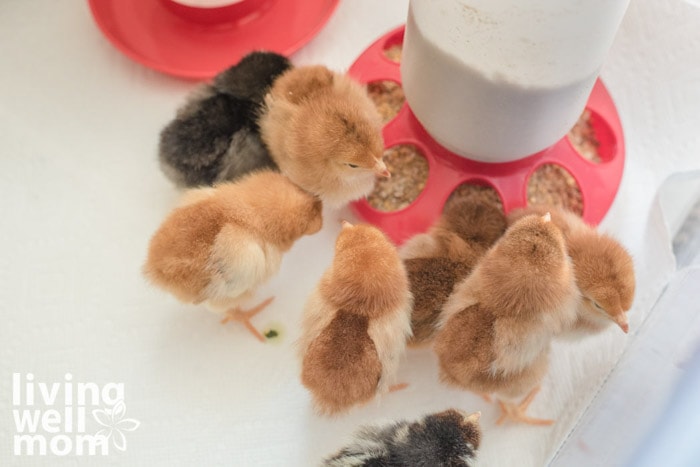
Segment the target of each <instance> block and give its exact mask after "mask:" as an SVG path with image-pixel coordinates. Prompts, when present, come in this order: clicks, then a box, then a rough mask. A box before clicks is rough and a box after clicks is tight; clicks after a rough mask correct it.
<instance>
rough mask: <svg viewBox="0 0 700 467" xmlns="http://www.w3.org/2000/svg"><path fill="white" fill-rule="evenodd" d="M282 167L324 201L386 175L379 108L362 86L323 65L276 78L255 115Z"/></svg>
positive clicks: (339, 200)
mask: <svg viewBox="0 0 700 467" xmlns="http://www.w3.org/2000/svg"><path fill="white" fill-rule="evenodd" d="M258 124H259V125H260V133H261V136H262V140H263V142H264V143H265V145H266V146H267V148H268V149H269V151H270V155H271V156H272V159H273V160H274V161H275V163H276V164H277V165H278V166H279V168H280V170H281V171H282V173H284V174H285V175H287V176H288V177H289V178H290V179H291V180H292V181H293V182H294V183H296V184H297V185H299V186H300V187H302V188H304V189H305V190H307V191H309V192H310V193H313V194H315V195H317V196H319V197H320V198H321V199H322V200H323V202H324V203H326V204H329V205H331V206H335V207H337V206H341V205H343V204H345V203H347V202H349V201H352V200H355V199H358V198H361V197H363V196H366V195H367V194H369V193H370V192H371V191H372V189H373V188H374V183H375V177H376V176H382V177H388V176H389V175H390V174H389V171H388V170H387V168H386V165H385V164H384V162H383V161H382V156H383V152H384V144H383V141H382V135H381V120H380V117H379V114H378V112H377V110H376V108H375V106H374V104H373V103H372V101H371V100H370V98H369V96H368V95H367V91H366V89H365V88H364V87H363V86H362V85H360V84H359V83H357V82H355V81H354V80H352V79H351V78H350V77H348V76H346V75H342V74H340V73H334V72H332V71H331V70H329V69H327V68H325V67H323V66H308V67H299V68H292V69H289V70H288V71H287V72H285V73H284V74H283V75H282V76H280V77H279V78H277V79H276V80H275V82H274V84H273V86H272V89H271V90H270V92H269V93H268V94H267V96H266V97H265V109H264V111H263V112H262V113H261V115H260V118H259V120H258Z"/></svg>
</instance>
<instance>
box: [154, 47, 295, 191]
mask: <svg viewBox="0 0 700 467" xmlns="http://www.w3.org/2000/svg"><path fill="white" fill-rule="evenodd" d="M291 66H292V65H291V63H290V62H289V60H287V58H286V57H284V56H282V55H279V54H276V53H273V52H252V53H250V54H248V55H246V56H245V57H243V58H242V59H241V61H240V62H238V64H236V65H233V66H232V67H230V68H228V69H226V70H224V71H223V72H221V73H219V74H218V75H217V76H216V77H215V78H214V81H213V82H212V83H211V84H204V85H202V86H200V87H199V88H197V89H196V90H195V91H194V92H193V93H192V94H191V95H190V96H189V98H188V100H187V102H186V103H185V105H184V106H182V107H181V108H180V109H179V110H178V111H177V115H176V117H175V119H174V120H173V121H172V122H170V123H169V124H168V125H167V126H166V127H165V128H164V129H163V131H162V132H161V134H160V147H159V159H160V164H161V168H162V169H163V172H164V173H165V175H166V176H167V177H168V178H169V179H170V180H172V181H173V182H174V183H175V184H176V185H178V186H184V187H195V186H205V185H206V186H209V185H213V184H214V183H216V182H221V181H229V180H235V179H237V178H239V177H241V176H243V175H245V174H247V173H249V172H252V171H254V170H258V169H261V168H272V169H277V166H276V164H275V163H274V162H273V161H272V159H271V158H270V155H269V153H268V151H267V148H266V147H265V145H264V144H263V142H262V141H261V139H260V129H259V128H258V124H257V118H258V115H259V113H260V110H261V108H262V104H263V99H264V97H265V94H266V93H267V92H268V90H269V89H270V87H271V86H272V83H273V82H274V81H275V79H276V78H277V77H278V76H279V75H281V74H282V73H283V72H285V71H286V70H288V69H289V68H291Z"/></svg>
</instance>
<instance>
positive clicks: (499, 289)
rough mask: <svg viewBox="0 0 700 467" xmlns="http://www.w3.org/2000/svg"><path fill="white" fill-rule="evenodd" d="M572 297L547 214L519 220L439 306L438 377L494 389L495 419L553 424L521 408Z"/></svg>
mask: <svg viewBox="0 0 700 467" xmlns="http://www.w3.org/2000/svg"><path fill="white" fill-rule="evenodd" d="M576 300H577V292H576V286H575V283H574V274H573V268H572V266H571V263H570V260H569V258H568V256H567V255H566V249H565V246H564V239H563V236H562V234H561V232H560V230H559V229H558V228H557V227H556V226H555V225H554V224H553V223H552V222H549V216H541V217H540V216H527V217H525V218H523V219H521V220H519V221H518V222H516V223H515V224H513V225H512V226H511V227H510V228H509V229H508V230H507V231H506V233H505V234H504V235H503V237H502V238H501V239H500V240H499V241H498V242H496V244H495V245H494V246H493V247H492V248H491V249H490V250H489V251H488V252H487V253H486V255H485V256H484V257H483V258H482V259H481V261H479V263H478V264H477V266H476V267H475V268H474V271H473V272H472V273H471V274H470V275H469V277H467V278H466V279H464V280H463V281H462V282H460V283H459V284H457V285H456V286H455V290H454V292H453V294H452V295H451V296H450V298H449V299H448V301H447V303H446V304H445V307H444V310H443V314H442V316H441V320H440V323H439V329H438V333H437V336H436V337H435V351H436V353H437V355H438V358H439V363H440V374H441V378H442V380H443V381H445V382H446V383H448V384H450V385H453V386H457V387H460V388H463V389H467V390H471V391H474V392H477V393H480V394H484V395H486V394H491V393H494V394H495V395H496V397H497V399H498V401H499V404H500V406H501V410H502V415H501V418H500V419H499V420H498V423H502V422H503V421H504V420H506V419H511V420H513V421H519V422H523V423H530V424H540V425H546V424H551V423H553V421H551V420H541V419H535V418H531V417H529V416H527V415H526V413H525V412H526V410H527V408H528V406H529V404H530V402H532V399H533V398H534V396H535V394H536V393H537V391H538V390H539V385H540V382H541V380H542V378H543V377H544V375H545V373H546V371H547V366H548V352H549V347H550V343H551V339H552V337H553V336H554V335H555V334H557V333H559V332H561V331H562V329H565V328H567V327H569V326H570V325H571V323H572V322H573V321H574V320H575V319H576V311H575V305H576ZM523 396H524V399H522V401H521V402H517V400H519V399H520V398H522V397H523Z"/></svg>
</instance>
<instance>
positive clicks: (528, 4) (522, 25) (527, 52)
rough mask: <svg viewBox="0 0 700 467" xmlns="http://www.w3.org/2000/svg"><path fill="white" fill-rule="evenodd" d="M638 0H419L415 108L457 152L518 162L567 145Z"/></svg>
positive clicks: (411, 79)
mask: <svg viewBox="0 0 700 467" xmlns="http://www.w3.org/2000/svg"><path fill="white" fill-rule="evenodd" d="M628 3H629V0H528V1H522V0H411V1H410V4H409V12H408V20H407V22H406V32H405V36H404V49H403V56H402V59H401V79H402V84H403V88H404V92H405V94H406V99H407V101H408V104H409V106H410V107H411V109H412V110H413V113H414V114H415V115H416V117H417V118H418V120H419V121H420V122H421V124H422V125H423V126H424V127H425V129H426V130H427V131H428V133H430V134H431V135H432V136H433V138H435V140H436V141H437V142H439V143H440V144H441V145H443V146H444V147H445V148H447V149H449V150H450V151H452V152H454V153H456V154H459V155H462V156H464V157H468V158H470V159H475V160H479V161H485V162H508V161H512V160H516V159H520V158H523V157H527V156H529V155H532V154H534V153H537V152H539V151H541V150H543V149H546V148H547V147H549V146H551V145H553V144H554V143H556V142H557V141H559V140H560V139H561V138H562V137H563V136H564V135H565V134H566V133H567V132H568V131H569V130H570V129H571V128H572V127H573V125H574V123H575V122H576V120H577V119H578V117H579V116H580V114H581V112H582V111H583V109H584V107H585V105H586V101H587V100H588V96H589V94H590V92H591V89H592V88H593V85H594V84H595V80H596V78H597V77H598V74H599V72H600V68H601V66H602V64H603V62H604V60H605V57H606V55H607V52H608V50H609V48H610V46H611V45H612V42H613V39H614V37H615V33H616V32H617V29H618V27H619V25H620V22H621V20H622V17H623V16H624V13H625V10H626V9H627V5H628Z"/></svg>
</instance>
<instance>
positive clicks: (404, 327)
mask: <svg viewBox="0 0 700 467" xmlns="http://www.w3.org/2000/svg"><path fill="white" fill-rule="evenodd" d="M410 312H411V294H410V292H409V290H408V280H407V278H406V271H405V270H404V267H403V264H402V263H401V260H400V259H399V257H398V254H397V252H396V249H395V247H394V245H393V244H392V243H391V242H390V241H389V240H388V239H387V238H386V237H385V236H384V234H383V233H382V232H381V231H380V230H378V229H377V228H375V227H372V226H368V225H358V226H352V225H350V224H349V223H344V224H343V229H342V230H341V232H340V235H339V236H338V239H337V241H336V245H335V257H334V259H333V264H332V265H331V267H330V268H329V269H328V270H327V271H326V272H325V273H324V275H323V277H322V278H321V280H320V282H319V284H318V286H317V287H316V289H315V290H314V292H313V293H312V294H311V296H310V297H309V299H308V301H307V303H306V307H305V310H304V318H303V322H302V337H301V339H300V341H299V353H300V357H301V361H302V364H301V381H302V383H303V384H304V386H306V388H308V389H309V391H311V395H312V397H313V400H314V405H315V406H316V409H317V410H318V411H319V412H320V413H323V414H336V413H340V412H343V411H346V410H348V409H349V408H351V407H352V406H354V405H356V404H361V403H365V402H367V401H369V400H370V399H372V398H373V397H375V395H376V394H381V393H384V392H386V391H387V390H389V388H390V385H391V384H392V383H393V382H394V378H395V376H396V372H397V369H398V363H399V359H400V358H401V356H402V354H403V352H404V349H405V345H406V339H407V337H408V336H409V335H410V333H411V319H410Z"/></svg>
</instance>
